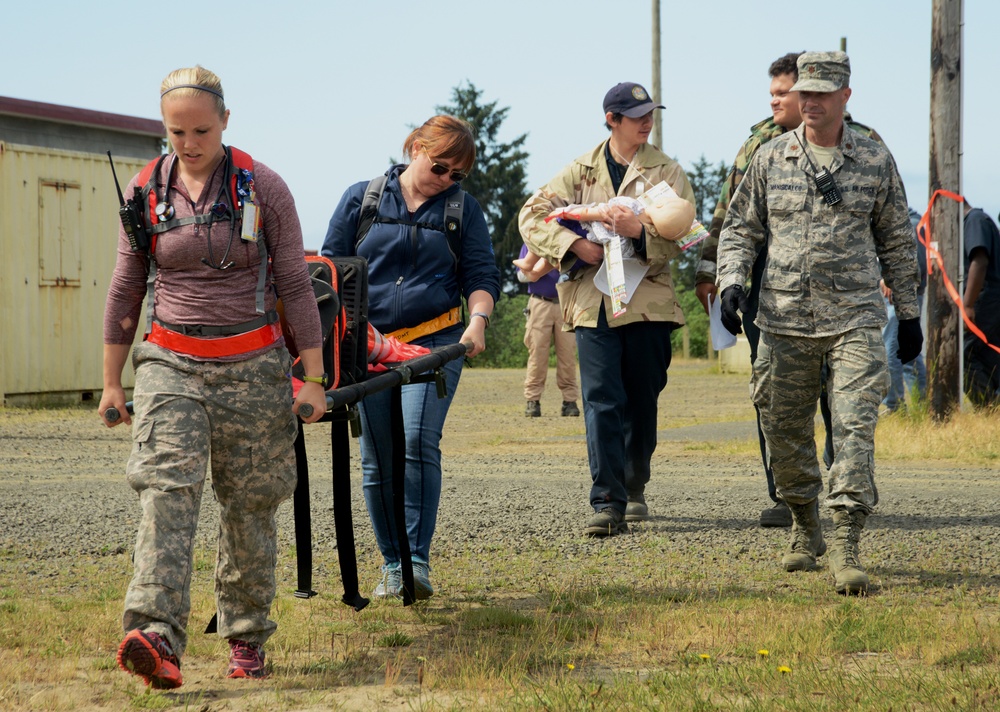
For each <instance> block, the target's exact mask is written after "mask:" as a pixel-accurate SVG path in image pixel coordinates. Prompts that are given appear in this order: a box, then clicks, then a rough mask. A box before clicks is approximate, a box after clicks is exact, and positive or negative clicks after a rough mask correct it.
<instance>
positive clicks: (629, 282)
mask: <svg viewBox="0 0 1000 712" xmlns="http://www.w3.org/2000/svg"><path fill="white" fill-rule="evenodd" d="M622 271H624V272H625V295H624V296H623V297H622V304H628V303H629V300H630V299H631V298H632V295H633V294H635V290H636V289H638V287H639V283H640V282H641V281H642V278H643V277H645V276H646V272H648V271H649V265H648V264H643V263H642V262H641V261H640V260H637V259H628V258H626V259H623V260H622ZM594 284H595V285H596V286H597V288H598V289H599V290H601V294H607V295H608V296H609V297H610V296H611V290H610V289H608V268H607V264H606V261H605V262H601V266H600V267H599V268H598V270H597V274H595V275H594Z"/></svg>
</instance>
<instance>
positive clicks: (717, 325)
mask: <svg viewBox="0 0 1000 712" xmlns="http://www.w3.org/2000/svg"><path fill="white" fill-rule="evenodd" d="M713 296H714V295H712V294H709V295H708V326H709V332H710V333H711V334H712V348H713V349H715V350H716V351H722V350H723V349H728V348H729V347H731V346H735V345H736V334H731V333H729V329H727V328H726V327H724V326H723V325H722V300H720V299H719V298H718V297H716V298H715V299H713V298H712V297H713Z"/></svg>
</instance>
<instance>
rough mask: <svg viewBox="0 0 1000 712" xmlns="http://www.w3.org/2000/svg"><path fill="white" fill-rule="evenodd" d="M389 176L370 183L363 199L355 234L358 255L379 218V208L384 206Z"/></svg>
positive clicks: (383, 176)
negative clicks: (384, 193)
mask: <svg viewBox="0 0 1000 712" xmlns="http://www.w3.org/2000/svg"><path fill="white" fill-rule="evenodd" d="M388 180H389V176H387V175H385V174H383V175H380V176H375V177H374V178H372V179H371V180H370V181H368V187H367V188H365V195H364V197H363V198H362V199H361V212H360V213H359V214H358V230H357V232H356V233H354V252H355V253H357V251H358V245H360V244H361V241H362V240H364V239H365V236H366V235H368V231H369V230H371V228H372V223H374V222H375V219H376V218H377V217H378V208H379V205H381V204H382V193H383V192H385V184H386V182H388Z"/></svg>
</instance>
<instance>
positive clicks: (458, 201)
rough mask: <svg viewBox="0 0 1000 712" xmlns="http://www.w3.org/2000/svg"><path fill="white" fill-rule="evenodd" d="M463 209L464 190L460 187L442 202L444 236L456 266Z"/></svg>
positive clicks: (458, 255)
mask: <svg viewBox="0 0 1000 712" xmlns="http://www.w3.org/2000/svg"><path fill="white" fill-rule="evenodd" d="M464 210H465V191H464V190H462V189H461V188H459V189H458V192H457V193H455V195H453V196H451V197H450V198H448V199H446V200H445V203H444V236H445V237H447V238H448V248H449V249H450V250H451V254H452V256H453V257H454V258H455V266H456V267H457V266H458V261H459V258H461V256H462V212H463V211H464Z"/></svg>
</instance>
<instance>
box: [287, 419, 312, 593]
mask: <svg viewBox="0 0 1000 712" xmlns="http://www.w3.org/2000/svg"><path fill="white" fill-rule="evenodd" d="M295 474H296V476H297V478H298V481H297V483H296V485H295V494H294V495H293V496H292V507H293V510H294V512H295V560H296V564H297V566H298V574H299V587H298V589H297V590H296V591H295V597H296V598H312V597H313V596H315V595H316V592H315V591H313V588H312V513H311V511H310V509H309V459H308V457H307V456H306V440H305V434H304V431H303V430H302V421H301V420H300V421H299V433H298V435H297V436H296V438H295Z"/></svg>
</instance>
